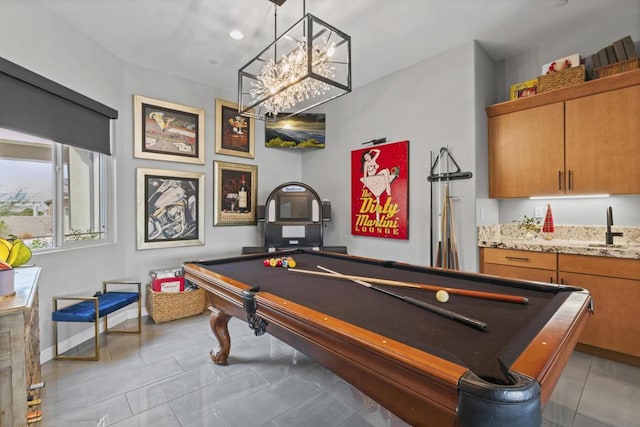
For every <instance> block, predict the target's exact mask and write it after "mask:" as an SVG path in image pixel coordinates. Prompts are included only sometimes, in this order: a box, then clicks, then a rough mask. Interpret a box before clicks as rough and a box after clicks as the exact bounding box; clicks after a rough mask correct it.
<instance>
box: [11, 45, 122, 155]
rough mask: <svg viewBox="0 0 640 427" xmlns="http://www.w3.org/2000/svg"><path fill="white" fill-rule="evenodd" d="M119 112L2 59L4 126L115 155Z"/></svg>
mask: <svg viewBox="0 0 640 427" xmlns="http://www.w3.org/2000/svg"><path fill="white" fill-rule="evenodd" d="M117 118H118V111H116V110H114V109H112V108H110V107H107V106H106V105H103V104H101V103H99V102H97V101H94V100H93V99H91V98H88V97H86V96H84V95H82V94H80V93H78V92H75V91H73V90H71V89H69V88H67V87H65V86H62V85H60V84H58V83H56V82H54V81H52V80H49V79H47V78H45V77H43V76H41V75H39V74H36V73H34V72H32V71H29V70H27V69H26V68H23V67H21V66H19V65H17V64H14V63H12V62H10V61H7V60H6V59H4V58H1V57H0V126H2V127H6V128H7V129H12V130H16V131H21V132H26V133H29V134H32V135H36V136H39V137H43V138H47V139H51V140H53V141H56V142H59V143H62V144H67V145H72V146H74V147H78V148H82V149H85V150H91V151H95V152H99V153H104V154H111V136H110V134H111V132H110V121H111V119H117Z"/></svg>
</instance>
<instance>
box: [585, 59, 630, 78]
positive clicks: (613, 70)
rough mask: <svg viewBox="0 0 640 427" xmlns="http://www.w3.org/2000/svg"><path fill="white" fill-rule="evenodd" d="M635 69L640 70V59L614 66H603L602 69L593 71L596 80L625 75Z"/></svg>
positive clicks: (617, 63)
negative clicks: (596, 77)
mask: <svg viewBox="0 0 640 427" xmlns="http://www.w3.org/2000/svg"><path fill="white" fill-rule="evenodd" d="M636 68H640V58H636V59H630V60H628V61H622V62H616V63H615V64H611V65H605V66H604V67H599V68H596V69H595V71H596V74H597V76H598V78H600V77H608V76H613V75H615V74H620V73H625V72H627V71H631V70H635V69H636Z"/></svg>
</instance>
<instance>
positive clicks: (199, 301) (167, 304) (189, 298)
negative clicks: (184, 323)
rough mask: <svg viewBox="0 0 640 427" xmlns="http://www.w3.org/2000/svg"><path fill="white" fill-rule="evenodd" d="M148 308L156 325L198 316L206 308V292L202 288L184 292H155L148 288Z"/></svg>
mask: <svg viewBox="0 0 640 427" xmlns="http://www.w3.org/2000/svg"><path fill="white" fill-rule="evenodd" d="M146 306H147V311H148V312H149V316H151V318H152V319H153V321H154V322H155V323H163V322H168V321H170V320H176V319H182V318H183V317H190V316H196V315H198V314H200V313H202V312H203V311H204V309H205V308H206V292H205V290H204V289H202V288H198V289H195V290H192V291H184V292H154V291H153V290H152V289H151V286H147V295H146Z"/></svg>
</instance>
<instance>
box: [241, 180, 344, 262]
mask: <svg viewBox="0 0 640 427" xmlns="http://www.w3.org/2000/svg"><path fill="white" fill-rule="evenodd" d="M257 214H258V221H259V222H261V223H264V246H260V247H244V248H242V253H244V254H246V253H257V252H274V251H276V250H280V249H291V248H306V249H309V248H311V249H313V250H323V251H329V252H341V253H346V252H347V249H346V247H344V246H324V242H323V229H324V223H325V222H329V221H331V203H330V202H329V201H328V200H324V201H323V200H321V199H320V196H318V193H316V192H315V191H314V190H313V188H311V187H309V186H308V185H306V184H303V183H301V182H287V183H284V184H281V185H279V186H278V187H276V188H275V189H274V190H273V191H272V192H271V194H269V197H267V202H266V203H265V205H264V206H258V208H257Z"/></svg>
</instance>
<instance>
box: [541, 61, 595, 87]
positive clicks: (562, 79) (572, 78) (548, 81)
mask: <svg viewBox="0 0 640 427" xmlns="http://www.w3.org/2000/svg"><path fill="white" fill-rule="evenodd" d="M584 77H585V74H584V65H580V66H578V67H572V68H567V69H566V70H560V71H554V72H552V73H549V74H544V75H542V76H540V77H538V93H542V92H548V91H550V90H555V89H561V88H563V87H568V86H574V85H577V84H580V83H583V82H584Z"/></svg>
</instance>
